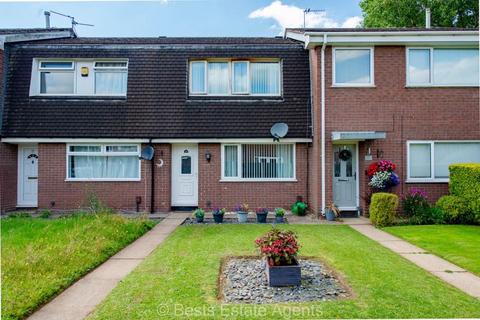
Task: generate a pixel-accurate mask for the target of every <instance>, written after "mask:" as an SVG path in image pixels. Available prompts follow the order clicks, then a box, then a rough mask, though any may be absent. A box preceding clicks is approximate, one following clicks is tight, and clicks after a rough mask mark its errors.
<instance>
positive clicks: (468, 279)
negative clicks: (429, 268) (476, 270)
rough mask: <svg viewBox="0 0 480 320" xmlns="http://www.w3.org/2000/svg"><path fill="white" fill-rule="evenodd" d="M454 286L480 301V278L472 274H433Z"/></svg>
mask: <svg viewBox="0 0 480 320" xmlns="http://www.w3.org/2000/svg"><path fill="white" fill-rule="evenodd" d="M433 274H434V275H436V276H437V277H439V278H440V279H442V280H443V281H446V282H448V283H450V284H451V285H452V286H454V287H457V288H458V289H460V290H462V291H464V292H467V293H468V294H470V295H471V296H473V297H477V298H479V299H480V278H479V277H477V276H476V275H474V274H472V273H470V272H433Z"/></svg>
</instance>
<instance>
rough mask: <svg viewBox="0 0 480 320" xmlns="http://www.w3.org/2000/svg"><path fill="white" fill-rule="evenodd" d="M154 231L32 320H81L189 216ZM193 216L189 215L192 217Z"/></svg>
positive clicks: (166, 221)
mask: <svg viewBox="0 0 480 320" xmlns="http://www.w3.org/2000/svg"><path fill="white" fill-rule="evenodd" d="M171 215H174V216H173V217H171V218H170V215H169V216H167V217H166V218H165V219H163V220H162V221H161V222H160V223H158V224H157V225H156V226H155V227H154V228H153V229H152V230H150V231H149V232H147V233H146V234H145V235H143V236H142V237H140V238H138V239H137V240H136V241H134V242H133V243H131V244H130V245H128V246H127V247H125V248H124V249H122V250H121V251H119V252H118V253H117V254H115V255H114V256H112V257H111V258H110V259H108V260H107V261H105V262H104V263H103V264H101V265H100V266H99V267H98V268H96V269H95V270H93V271H92V272H90V273H89V274H87V275H86V276H85V277H83V278H82V279H80V280H78V281H77V282H75V283H74V284H73V285H72V286H70V287H69V288H67V289H66V290H65V291H63V292H62V293H61V294H60V295H58V296H57V297H56V298H55V299H53V300H52V301H50V302H49V303H47V304H46V305H45V306H43V307H42V308H41V309H39V310H38V311H36V312H35V313H34V314H32V315H31V316H30V317H29V319H32V320H81V319H84V318H86V317H87V316H88V315H89V314H90V313H91V312H92V311H93V310H94V309H95V307H96V306H97V305H98V304H100V302H102V300H103V299H105V298H106V297H107V295H108V294H109V293H110V292H111V291H112V290H113V288H115V287H116V286H117V284H118V283H119V282H120V281H121V280H122V279H123V278H125V277H126V276H127V275H128V274H129V273H130V272H131V271H133V269H135V268H136V267H137V266H138V265H139V264H140V263H141V262H142V261H143V260H144V259H145V258H146V257H147V256H148V255H149V254H150V253H151V252H152V251H153V250H155V248H157V247H158V245H160V244H161V243H162V242H163V241H164V240H165V239H166V238H167V237H168V235H169V234H170V233H172V232H173V231H174V230H175V229H176V228H177V227H178V226H179V225H180V224H182V222H183V221H184V220H185V218H186V217H187V213H180V214H178V213H172V214H171ZM189 215H190V213H188V216H189Z"/></svg>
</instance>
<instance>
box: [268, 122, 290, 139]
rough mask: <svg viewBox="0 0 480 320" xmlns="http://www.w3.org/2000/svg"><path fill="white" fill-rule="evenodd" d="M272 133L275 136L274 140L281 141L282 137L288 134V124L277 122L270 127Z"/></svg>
mask: <svg viewBox="0 0 480 320" xmlns="http://www.w3.org/2000/svg"><path fill="white" fill-rule="evenodd" d="M270 133H271V134H272V136H273V141H280V138H284V137H285V136H286V135H287V133H288V125H287V124H286V123H283V122H277V123H275V124H274V125H273V126H272V128H271V129H270Z"/></svg>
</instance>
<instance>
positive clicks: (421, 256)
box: [345, 218, 480, 298]
mask: <svg viewBox="0 0 480 320" xmlns="http://www.w3.org/2000/svg"><path fill="white" fill-rule="evenodd" d="M362 221H363V223H362ZM345 223H346V224H349V225H350V227H352V228H353V229H355V230H357V231H358V232H360V233H361V234H363V235H365V236H367V237H368V238H370V239H372V240H375V241H377V242H378V243H380V244H381V245H382V246H384V247H386V248H388V249H390V250H392V251H393V252H395V253H398V254H399V255H401V256H402V257H404V258H405V259H407V260H409V261H411V262H413V263H414V264H416V265H417V266H419V267H420V268H422V269H425V270H427V271H428V272H430V273H431V274H433V275H435V276H437V277H438V278H440V279H442V280H443V281H445V282H448V283H449V284H451V285H452V286H454V287H456V288H458V289H460V290H462V291H463V292H465V293H467V294H469V295H471V296H473V297H476V298H480V277H478V276H476V275H474V274H473V273H470V272H468V271H467V270H465V269H462V268H460V267H458V266H456V265H454V264H453V263H450V262H448V261H447V260H444V259H442V258H439V257H437V256H436V255H433V254H430V253H428V252H426V251H425V250H423V249H421V248H419V247H417V246H414V245H413V244H411V243H409V242H407V241H404V240H402V239H400V238H397V237H395V236H393V235H391V234H389V233H387V232H384V231H382V230H379V229H377V228H375V227H374V226H372V225H371V224H370V223H369V222H368V220H367V219H365V218H358V219H357V220H355V221H352V223H350V221H349V220H347V219H345Z"/></svg>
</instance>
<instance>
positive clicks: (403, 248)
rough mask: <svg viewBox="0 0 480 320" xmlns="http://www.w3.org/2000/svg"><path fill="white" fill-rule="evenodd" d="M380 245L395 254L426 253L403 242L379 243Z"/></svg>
mask: <svg viewBox="0 0 480 320" xmlns="http://www.w3.org/2000/svg"><path fill="white" fill-rule="evenodd" d="M379 242H380V244H381V245H382V246H384V247H387V248H388V249H390V250H392V251H393V252H396V253H426V251H425V250H423V249H422V248H419V247H417V246H414V245H413V244H411V243H408V242H405V241H403V240H389V241H379Z"/></svg>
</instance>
